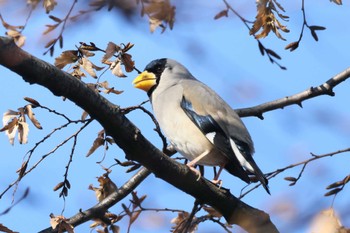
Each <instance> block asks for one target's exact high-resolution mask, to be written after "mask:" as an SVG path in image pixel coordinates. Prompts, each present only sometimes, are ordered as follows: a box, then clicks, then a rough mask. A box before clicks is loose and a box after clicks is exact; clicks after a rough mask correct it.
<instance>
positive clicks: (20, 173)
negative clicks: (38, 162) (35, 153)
mask: <svg viewBox="0 0 350 233" xmlns="http://www.w3.org/2000/svg"><path fill="white" fill-rule="evenodd" d="M27 167H28V160H26V161H24V162H23V163H22V165H21V167H20V168H19V169H18V170H17V171H16V173H18V179H19V180H20V179H22V177H23V175H24V174H25V172H26V170H27Z"/></svg>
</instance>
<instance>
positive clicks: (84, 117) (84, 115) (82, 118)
mask: <svg viewBox="0 0 350 233" xmlns="http://www.w3.org/2000/svg"><path fill="white" fill-rule="evenodd" d="M88 116H89V113H88V112H87V111H84V112H83V114H82V115H81V120H82V121H84V120H85V119H86V117H88Z"/></svg>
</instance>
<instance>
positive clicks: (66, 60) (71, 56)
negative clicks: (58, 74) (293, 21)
mask: <svg viewBox="0 0 350 233" xmlns="http://www.w3.org/2000/svg"><path fill="white" fill-rule="evenodd" d="M78 59H79V57H78V50H66V51H63V52H62V53H61V54H60V56H59V57H56V58H55V66H56V67H57V68H59V69H63V68H64V67H65V66H66V65H68V64H70V63H74V62H76V61H77V60H78Z"/></svg>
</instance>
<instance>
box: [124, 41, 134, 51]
mask: <svg viewBox="0 0 350 233" xmlns="http://www.w3.org/2000/svg"><path fill="white" fill-rule="evenodd" d="M132 47H134V44H132V43H130V42H128V43H127V44H126V45H125V46H124V48H123V49H122V52H123V53H126V52H127V51H129V50H130V49H131V48H132Z"/></svg>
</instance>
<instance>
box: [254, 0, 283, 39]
mask: <svg viewBox="0 0 350 233" xmlns="http://www.w3.org/2000/svg"><path fill="white" fill-rule="evenodd" d="M280 11H282V12H284V11H285V10H284V8H283V7H282V5H280V4H279V3H278V2H277V0H259V1H257V15H256V17H255V18H256V19H255V22H254V24H253V27H252V28H251V29H250V34H251V35H255V38H257V39H261V38H265V37H266V36H268V34H269V33H270V32H271V31H272V32H273V33H275V35H276V36H277V37H278V38H279V39H282V40H285V39H284V38H283V37H282V35H281V33H280V31H283V32H289V30H288V29H287V27H286V26H284V25H282V24H281V23H280V21H279V20H278V19H277V18H276V16H275V14H277V15H278V17H279V18H280V19H282V20H288V18H289V17H288V16H286V15H283V14H282V13H280ZM259 31H260V32H259ZM258 32H259V33H258ZM257 33H258V34H257Z"/></svg>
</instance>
